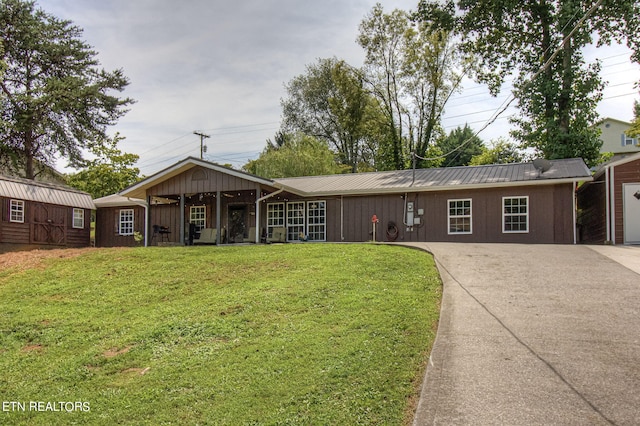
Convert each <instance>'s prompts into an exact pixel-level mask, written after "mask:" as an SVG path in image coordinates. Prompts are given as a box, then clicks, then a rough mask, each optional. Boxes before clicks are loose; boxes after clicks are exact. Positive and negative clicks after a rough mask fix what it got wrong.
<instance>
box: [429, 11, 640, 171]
mask: <svg viewBox="0 0 640 426" xmlns="http://www.w3.org/2000/svg"><path fill="white" fill-rule="evenodd" d="M430 4H432V2H430V1H425V0H422V1H421V2H420V6H419V10H420V16H421V19H423V20H425V21H430V20H438V19H441V18H442V15H436V14H433V13H430V8H429V5H430ZM592 6H593V7H592ZM457 7H458V9H459V11H460V14H459V17H455V16H453V15H451V14H449V15H448V16H446V19H444V22H445V25H448V24H450V23H451V22H452V21H453V22H455V28H456V32H457V34H458V35H459V36H460V37H461V38H462V40H463V43H462V46H463V49H464V50H465V52H466V53H467V54H469V55H473V57H475V58H476V62H477V64H478V66H477V67H476V68H475V73H476V77H477V79H478V81H481V82H485V83H488V84H489V87H490V90H491V92H492V94H496V93H497V92H498V91H499V89H500V86H501V84H502V83H503V82H504V80H505V77H506V76H508V75H511V74H516V79H515V81H514V96H515V98H516V99H517V100H518V106H519V108H520V114H519V117H516V118H515V119H514V120H513V122H514V123H515V124H516V125H517V127H518V128H517V130H515V131H514V132H513V136H514V137H516V138H517V139H518V140H520V141H522V142H523V144H524V146H526V147H530V148H533V149H535V150H536V152H537V153H538V154H539V155H542V156H544V157H546V158H549V159H554V158H567V157H582V158H584V159H585V161H586V162H587V163H588V164H590V165H593V164H594V163H595V162H596V161H597V159H598V157H599V148H600V142H599V139H598V136H597V133H596V132H597V129H596V127H595V126H593V124H594V123H595V121H596V120H597V116H596V112H595V109H596V108H595V107H596V105H597V103H598V101H599V100H600V99H601V96H602V95H601V91H602V88H603V82H602V79H601V77H600V74H599V73H600V63H599V62H598V61H596V62H595V63H592V64H586V63H585V60H584V56H583V50H584V48H585V47H586V46H589V45H592V44H594V42H595V44H596V45H597V46H598V47H600V46H603V45H609V44H611V43H612V42H614V41H615V42H618V43H622V42H626V43H627V45H628V46H629V47H630V48H631V49H632V50H634V54H633V56H632V59H633V60H635V61H638V60H639V59H640V51H639V50H638V44H639V42H640V31H639V29H640V21H639V16H640V3H638V2H637V1H636V0H599V1H598V2H597V3H596V4H595V5H594V2H593V1H585V0H541V1H535V2H513V1H510V0H458V1H457ZM447 10H449V11H451V10H453V0H449V1H448V2H447Z"/></svg>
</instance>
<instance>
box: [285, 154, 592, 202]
mask: <svg viewBox="0 0 640 426" xmlns="http://www.w3.org/2000/svg"><path fill="white" fill-rule="evenodd" d="M591 179H592V178H591V173H590V171H589V169H588V168H587V166H586V164H585V163H584V161H583V160H582V159H581V158H572V159H563V160H553V161H551V168H550V169H549V170H547V171H545V172H542V173H541V172H539V171H538V170H537V169H536V168H535V167H534V165H533V164H532V163H516V164H495V165H487V166H462V167H446V168H434V169H417V170H416V171H415V175H414V171H413V170H399V171H389V172H371V173H354V174H343V175H328V176H312V177H298V178H286V179H274V180H275V182H276V185H277V186H281V187H284V188H285V189H287V190H289V191H291V192H294V193H297V194H299V195H306V196H312V195H313V196H321V195H354V194H371V193H394V192H407V191H408V192H420V191H443V190H453V189H461V188H465V187H466V188H479V187H496V186H521V185H548V184H555V183H562V182H577V181H588V180H591Z"/></svg>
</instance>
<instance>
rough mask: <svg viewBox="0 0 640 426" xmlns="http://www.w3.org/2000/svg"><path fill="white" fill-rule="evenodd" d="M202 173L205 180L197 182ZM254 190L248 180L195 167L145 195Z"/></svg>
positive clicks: (254, 185)
mask: <svg viewBox="0 0 640 426" xmlns="http://www.w3.org/2000/svg"><path fill="white" fill-rule="evenodd" d="M203 172H204V174H205V176H206V180H199V177H201V176H202V173H203ZM194 174H196V176H194ZM255 188H256V184H255V183H254V182H251V181H249V180H246V179H241V178H238V177H235V176H231V175H228V174H225V173H220V172H216V171H214V170H205V169H202V168H199V167H197V168H194V169H192V170H188V171H186V172H184V173H181V174H180V175H178V176H175V177H173V178H171V179H168V180H166V181H164V182H161V183H159V184H158V185H156V186H153V187H151V188H149V190H148V191H147V195H157V196H162V195H170V194H197V193H204V192H216V191H246V190H252V189H255Z"/></svg>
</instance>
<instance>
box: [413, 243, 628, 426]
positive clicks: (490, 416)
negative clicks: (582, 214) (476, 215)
mask: <svg viewBox="0 0 640 426" xmlns="http://www.w3.org/2000/svg"><path fill="white" fill-rule="evenodd" d="M414 245H416V246H419V247H420V248H423V249H426V250H429V251H430V252H432V253H433V254H434V255H435V258H436V261H437V264H438V268H439V269H440V273H441V276H442V279H443V282H444V295H443V305H442V314H441V318H440V325H439V329H438V336H437V340H436V343H435V345H434V348H433V352H432V355H431V360H430V364H429V367H428V368H427V373H426V377H425V383H424V385H423V391H422V397H421V400H420V404H419V406H418V410H417V413H416V417H415V422H414V424H415V425H435V424H437V425H468V424H473V425H489V424H502V425H551V424H553V425H558V424H560V425H562V424H564V425H588V424H591V425H600V424H604V425H607V424H615V425H632V424H634V425H637V424H639V422H640V274H639V273H637V272H634V271H633V270H631V269H628V268H626V267H625V266H623V265H621V264H620V263H618V262H616V261H615V260H613V259H615V258H616V256H615V253H614V254H611V253H609V254H606V253H605V254H601V253H599V252H597V251H596V250H595V249H592V248H590V247H588V246H558V245H553V246H551V245H508V244H450V243H428V244H414ZM610 249H615V247H612V248H610ZM621 249H622V248H621ZM632 250H636V251H635V252H633V251H632V252H625V253H624V254H625V256H628V257H629V258H628V260H629V262H630V263H629V265H630V266H633V264H634V263H635V264H637V265H639V266H640V249H637V248H636V249H632ZM639 271H640V269H639Z"/></svg>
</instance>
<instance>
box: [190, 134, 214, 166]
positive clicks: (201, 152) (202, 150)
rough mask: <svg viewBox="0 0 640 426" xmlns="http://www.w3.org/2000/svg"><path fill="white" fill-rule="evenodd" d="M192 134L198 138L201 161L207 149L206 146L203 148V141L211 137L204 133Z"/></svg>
mask: <svg viewBox="0 0 640 426" xmlns="http://www.w3.org/2000/svg"><path fill="white" fill-rule="evenodd" d="M193 134H194V135H197V136H200V159H201V160H202V159H203V156H204V153H205V151H206V148H207V147H206V146H204V140H205V139H207V138H210V137H211V136H209V135H205V134H204V133H200V132H193Z"/></svg>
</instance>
